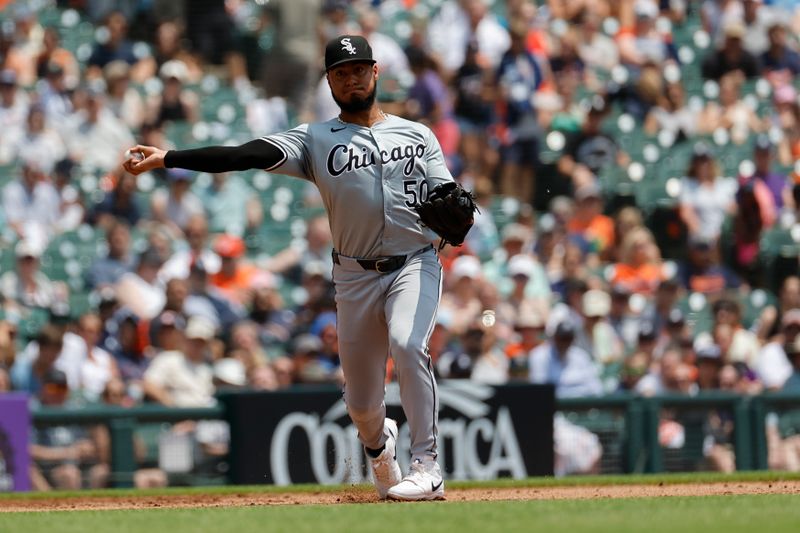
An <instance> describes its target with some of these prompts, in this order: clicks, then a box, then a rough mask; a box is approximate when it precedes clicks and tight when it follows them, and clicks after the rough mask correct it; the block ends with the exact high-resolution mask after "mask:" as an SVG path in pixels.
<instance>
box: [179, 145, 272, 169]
mask: <svg viewBox="0 0 800 533" xmlns="http://www.w3.org/2000/svg"><path fill="white" fill-rule="evenodd" d="M284 157H285V155H284V153H283V151H281V149H280V148H278V147H277V146H275V145H274V144H272V143H271V142H267V141H264V140H263V139H255V140H253V141H250V142H248V143H245V144H243V145H241V146H207V147H205V148H194V149H192V150H170V151H168V152H167V155H166V156H164V166H165V167H167V168H184V169H186V170H195V171H198V172H212V173H213V172H229V171H232V170H249V169H252V168H254V169H269V168H272V167H273V166H275V165H276V164H278V163H280V162H281V161H282V160H283V159H284Z"/></svg>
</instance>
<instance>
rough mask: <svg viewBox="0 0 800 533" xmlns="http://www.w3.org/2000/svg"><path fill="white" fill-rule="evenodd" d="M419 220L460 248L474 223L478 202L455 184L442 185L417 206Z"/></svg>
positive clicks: (450, 182) (445, 241)
mask: <svg viewBox="0 0 800 533" xmlns="http://www.w3.org/2000/svg"><path fill="white" fill-rule="evenodd" d="M414 209H415V210H416V211H417V214H418V215H419V220H420V222H422V224H424V225H425V226H427V227H429V228H430V229H432V230H433V231H435V232H436V233H437V234H438V235H439V237H441V238H442V242H441V244H440V245H439V249H440V250H441V249H442V248H444V246H445V244H448V243H449V244H450V245H452V246H461V244H462V243H463V242H464V238H466V236H467V233H468V232H469V230H470V228H471V227H472V224H473V222H474V221H475V218H474V217H475V211H477V210H478V206H476V205H475V198H474V197H473V196H472V193H471V192H469V191H467V190H465V189H464V188H463V187H462V186H461V185H459V184H458V183H456V182H454V181H448V182H446V183H441V184H439V185H437V186H436V187H434V188H433V190H432V191H431V192H430V194H429V195H428V199H427V200H425V201H424V202H422V203H419V204H417V205H415V206H414Z"/></svg>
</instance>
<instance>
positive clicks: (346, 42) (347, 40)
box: [325, 35, 375, 71]
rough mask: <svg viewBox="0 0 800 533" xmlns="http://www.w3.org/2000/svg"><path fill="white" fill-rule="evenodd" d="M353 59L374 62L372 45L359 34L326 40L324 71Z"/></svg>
mask: <svg viewBox="0 0 800 533" xmlns="http://www.w3.org/2000/svg"><path fill="white" fill-rule="evenodd" d="M353 61H364V62H367V63H375V60H374V59H372V47H371V46H370V45H369V43H368V42H367V40H366V39H364V38H363V37H361V36H360V35H340V36H339V37H336V38H335V39H331V40H330V41H328V44H327V46H325V70H326V71H328V70H330V69H332V68H334V67H337V66H339V65H341V64H343V63H351V62H353Z"/></svg>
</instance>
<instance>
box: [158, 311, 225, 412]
mask: <svg viewBox="0 0 800 533" xmlns="http://www.w3.org/2000/svg"><path fill="white" fill-rule="evenodd" d="M214 333H215V332H214V326H213V324H211V323H210V322H209V321H208V320H206V319H204V318H203V317H199V316H196V317H192V318H191V319H190V320H189V323H188V324H187V326H186V331H185V334H184V335H183V337H185V342H184V343H183V349H177V350H166V351H163V352H161V353H159V354H158V355H156V356H155V357H154V358H153V361H152V362H151V363H150V366H149V367H148V369H147V371H145V374H144V390H145V392H146V394H147V395H148V396H149V397H150V398H152V399H154V400H155V401H157V402H158V403H160V404H162V405H167V406H174V407H206V406H208V405H211V404H213V403H214V381H213V379H214V373H213V370H212V368H211V365H210V364H209V362H208V355H209V353H208V345H209V341H211V339H213V338H214Z"/></svg>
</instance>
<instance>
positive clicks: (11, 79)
mask: <svg viewBox="0 0 800 533" xmlns="http://www.w3.org/2000/svg"><path fill="white" fill-rule="evenodd" d="M27 115H28V96H27V95H26V94H25V93H24V92H23V91H21V90H20V89H19V87H18V86H17V74H16V72H14V71H13V70H11V69H5V70H2V71H0V131H2V132H7V131H9V130H14V129H21V128H23V127H24V126H25V118H26V116H27Z"/></svg>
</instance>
